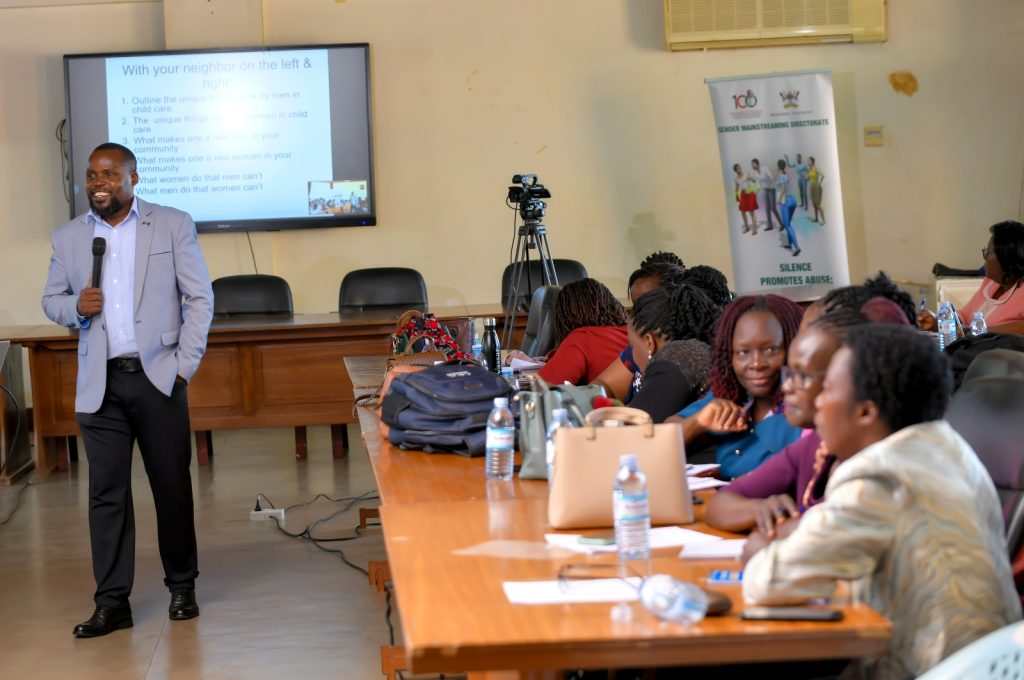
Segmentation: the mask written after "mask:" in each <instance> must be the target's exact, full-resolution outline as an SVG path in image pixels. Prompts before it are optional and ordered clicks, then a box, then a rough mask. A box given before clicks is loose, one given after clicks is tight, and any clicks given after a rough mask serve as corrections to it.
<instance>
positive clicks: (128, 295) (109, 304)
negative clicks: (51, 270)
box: [88, 198, 139, 359]
mask: <svg viewBox="0 0 1024 680" xmlns="http://www.w3.org/2000/svg"><path fill="white" fill-rule="evenodd" d="M88 219H89V220H91V221H92V223H93V237H96V236H99V237H101V238H104V239H106V241H107V251H106V253H105V254H104V256H103V269H102V272H101V278H100V290H102V291H103V322H104V323H105V324H106V327H107V357H109V358H111V359H114V358H116V357H124V356H138V355H139V347H138V345H137V344H136V342H135V231H136V225H137V224H138V221H139V205H138V201H136V200H135V199H134V198H133V199H132V207H131V210H130V211H129V212H128V216H127V217H125V218H124V220H123V221H122V222H121V223H120V224H117V225H114V226H111V225H109V224H107V222H106V221H105V220H104V219H103V218H101V217H99V216H97V215H96V214H95V213H94V212H93V211H92V210H90V211H89V216H88Z"/></svg>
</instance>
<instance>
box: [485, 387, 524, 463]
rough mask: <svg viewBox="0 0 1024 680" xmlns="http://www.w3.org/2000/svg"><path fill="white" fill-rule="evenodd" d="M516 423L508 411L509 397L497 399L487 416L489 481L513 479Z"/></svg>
mask: <svg viewBox="0 0 1024 680" xmlns="http://www.w3.org/2000/svg"><path fill="white" fill-rule="evenodd" d="M515 440H516V423H515V420H513V419H512V411H510V410H509V409H508V398H507V397H495V398H494V408H493V409H491V415H489V416H487V459H486V462H485V466H486V470H487V479H502V480H509V479H512V466H513V456H514V455H515V446H516V443H515Z"/></svg>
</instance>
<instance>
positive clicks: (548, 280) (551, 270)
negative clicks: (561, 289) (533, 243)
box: [537, 225, 559, 286]
mask: <svg viewBox="0 0 1024 680" xmlns="http://www.w3.org/2000/svg"><path fill="white" fill-rule="evenodd" d="M541 226H543V225H541ZM537 239H538V244H537V254H538V257H539V258H540V262H541V269H542V271H543V272H544V284H545V285H549V286H557V285H559V284H558V272H557V271H555V263H554V262H553V261H552V259H551V247H550V246H549V245H548V234H547V231H540V232H539V233H538V235H537Z"/></svg>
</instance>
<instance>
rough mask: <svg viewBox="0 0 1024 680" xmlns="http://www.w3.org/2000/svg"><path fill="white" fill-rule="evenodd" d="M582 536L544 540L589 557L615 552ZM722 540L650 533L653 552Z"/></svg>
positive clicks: (675, 530) (667, 530) (670, 531)
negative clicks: (583, 539)
mask: <svg viewBox="0 0 1024 680" xmlns="http://www.w3.org/2000/svg"><path fill="white" fill-rule="evenodd" d="M580 536H581V534H544V540H546V541H547V542H548V543H550V544H552V545H557V546H558V547H560V548H566V549H568V550H572V551H573V552H579V553H586V554H588V555H593V554H596V553H613V552H615V544H614V543H612V544H611V545H593V544H588V543H580V542H579V540H580ZM721 540H722V538H721V537H720V536H712V535H711V534H705V533H703V532H701V531H694V530H692V529H683V528H682V527H656V528H654V529H651V532H650V541H651V550H657V549H658V548H677V547H679V546H685V545H695V544H698V543H706V542H709V541H721Z"/></svg>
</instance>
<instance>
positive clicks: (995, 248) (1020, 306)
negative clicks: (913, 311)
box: [917, 220, 1024, 331]
mask: <svg viewBox="0 0 1024 680" xmlns="http://www.w3.org/2000/svg"><path fill="white" fill-rule="evenodd" d="M989 233H991V234H992V236H991V237H990V238H989V240H988V245H987V246H985V247H984V248H982V249H981V255H982V257H983V258H985V279H984V280H983V281H982V282H981V286H979V287H978V290H977V292H975V293H974V295H973V296H972V297H971V299H970V300H968V301H967V304H965V305H964V306H963V307H962V308H961V309H960V310H959V312H958V314H959V315H960V320H961V321H962V322H963V325H964V326H968V325H969V324H970V323H971V321H972V320H973V319H974V314H975V313H976V312H981V314H982V315H983V316H984V317H985V322H986V323H987V324H988V328H989V330H998V329H996V328H995V327H996V326H1002V325H1005V324H1009V323H1015V322H1021V321H1024V293H1021V292H1020V288H1021V285H1020V283H1021V278H1024V224H1021V223H1020V222H1017V221H1015V220H1006V221H1005V222H999V223H998V224H993V225H992V226H991V227H989ZM917 322H918V325H920V326H921V328H924V329H925V330H929V331H934V330H936V328H937V326H938V324H937V323H936V321H935V315H934V314H932V313H931V312H929V311H928V310H923V311H922V312H920V313H919V314H918V316H917Z"/></svg>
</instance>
